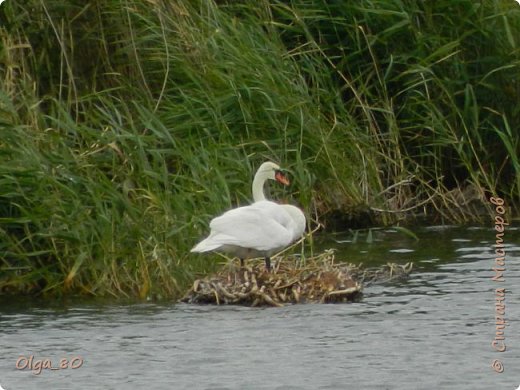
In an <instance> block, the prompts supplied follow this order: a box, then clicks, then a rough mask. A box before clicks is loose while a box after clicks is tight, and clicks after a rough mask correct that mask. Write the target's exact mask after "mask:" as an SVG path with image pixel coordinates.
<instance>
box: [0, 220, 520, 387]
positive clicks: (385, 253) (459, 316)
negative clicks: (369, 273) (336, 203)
mask: <svg viewBox="0 0 520 390" xmlns="http://www.w3.org/2000/svg"><path fill="white" fill-rule="evenodd" d="M418 234H419V237H420V240H419V241H418V242H416V241H414V240H413V239H411V238H408V237H406V236H404V235H402V234H400V233H395V232H392V231H379V232H375V234H374V236H373V243H371V244H370V243H367V242H366V240H364V239H363V237H361V236H360V237H358V240H357V242H356V243H352V242H350V243H349V242H344V241H349V237H348V236H346V237H332V239H331V240H329V242H328V243H327V244H328V245H335V246H336V247H337V248H338V250H339V251H340V252H341V255H342V256H348V257H349V258H364V259H365V260H367V259H368V258H372V257H373V256H375V255H376V254H377V256H379V258H380V259H383V262H386V261H396V262H405V261H409V260H413V261H414V262H415V263H416V265H417V267H416V272H415V273H414V274H412V277H411V279H410V280H408V281H406V282H404V283H400V284H392V285H384V286H372V287H369V288H367V289H366V290H365V295H364V299H363V300H362V302H360V303H355V304H338V305H318V304H313V305H294V306H287V307H284V308H247V307H223V306H222V307H214V306H192V305H186V304H134V305H121V304H110V303H97V304H93V303H81V302H74V301H71V302H67V303H63V302H49V303H42V302H31V301H27V300H15V301H11V302H9V303H6V302H3V303H2V306H0V307H1V313H2V315H1V319H0V346H1V347H2V349H1V354H0V384H1V385H2V386H3V388H4V389H5V390H17V389H24V390H26V389H38V390H46V389H49V390H51V389H52V390H56V389H67V390H69V389H89V390H92V389H141V388H143V389H146V390H151V389H212V390H217V389H433V388H435V389H491V388H496V389H517V387H518V386H519V385H520V370H519V369H518V368H519V367H520V323H519V319H520V304H519V299H518V298H519V292H520V287H518V286H520V283H519V282H520V231H518V230H515V229H513V228H510V229H509V230H508V232H507V236H506V242H507V244H508V247H507V250H508V253H507V259H506V261H507V270H506V272H505V274H504V276H505V282H503V283H502V284H500V286H502V285H503V286H504V287H506V288H507V293H506V317H507V320H508V323H509V325H508V326H507V327H506V329H505V337H506V340H505V342H506V346H507V350H506V352H502V353H499V352H496V351H494V350H493V349H492V348H491V342H492V340H493V337H494V335H495V317H494V316H495V313H494V303H495V292H494V291H495V288H496V287H498V285H499V283H497V282H493V281H492V280H491V277H492V276H493V272H492V271H491V268H492V266H493V259H494V252H493V250H492V249H493V247H492V245H493V244H494V241H495V236H494V233H493V231H492V230H491V229H483V228H429V229H423V230H420V231H419V232H418ZM338 241H339V242H338ZM30 356H34V358H33V359H34V360H33V366H34V365H37V363H36V362H37V361H40V362H41V361H43V360H44V359H46V358H47V359H49V361H50V362H51V363H52V365H53V366H55V367H56V366H58V365H59V363H60V359H68V363H69V364H70V363H71V361H72V364H73V365H74V366H78V365H80V364H81V362H82V365H81V366H80V367H78V368H75V369H72V368H66V369H61V370H50V369H43V370H42V371H41V373H40V374H39V375H36V374H35V373H34V371H37V370H33V371H31V370H30V369H28V368H26V369H25V370H19V369H17V368H16V364H17V361H18V364H19V366H20V367H22V366H24V365H28V364H29V362H28V359H29V358H30ZM19 359H20V360H19ZM493 359H500V360H501V361H502V362H503V365H504V368H505V369H504V372H503V373H501V374H499V373H496V372H494V371H493V369H492V368H491V362H492V361H493Z"/></svg>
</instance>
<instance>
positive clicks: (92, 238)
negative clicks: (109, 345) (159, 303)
mask: <svg viewBox="0 0 520 390" xmlns="http://www.w3.org/2000/svg"><path fill="white" fill-rule="evenodd" d="M0 21H1V23H0V26H2V27H0V127H1V131H0V259H1V260H0V292H4V293H35V292H43V293H45V294H49V295H60V294H77V293H80V294H90V295H95V296H110V295H113V296H116V297H121V296H130V297H140V298H148V297H175V296H178V295H179V294H180V293H181V292H182V291H183V290H184V289H185V288H186V286H187V285H188V284H189V283H190V282H191V281H192V280H193V278H194V277H195V276H196V275H198V274H201V273H207V272H210V271H212V270H214V269H215V267H216V262H215V260H214V258H212V257H211V256H210V257H203V256H195V255H191V254H189V249H190V247H191V246H192V245H193V244H194V243H195V242H196V241H197V240H198V239H200V238H201V237H202V236H203V235H204V234H205V233H207V223H208V221H209V219H210V218H211V217H212V216H215V215H217V214H219V213H221V212H222V211H224V210H225V209H227V208H229V207H232V206H235V205H238V204H245V203H247V202H249V201H250V198H251V195H250V182H251V177H252V175H253V174H254V171H255V169H256V168H257V167H258V166H259V164H260V163H261V162H262V161H264V160H265V159H271V160H274V161H278V162H280V163H281V164H282V165H283V166H284V167H285V168H287V169H288V170H289V171H290V173H291V175H292V177H293V185H292V186H291V187H290V189H289V191H287V190H284V189H280V188H277V187H276V186H271V193H272V195H273V197H275V198H282V199H289V200H290V201H291V202H295V203H299V204H300V205H302V207H303V208H305V210H306V212H307V214H308V215H309V217H312V218H315V219H316V218H318V219H319V220H322V221H323V220H327V217H328V216H330V215H333V214H335V213H336V214H337V213H338V212H339V213H348V214H353V215H360V216H368V217H369V219H370V222H371V223H373V224H394V223H397V222H399V221H401V220H403V219H404V218H409V217H413V216H424V215H426V216H428V217H430V218H436V219H438V220H440V219H442V220H443V221H449V222H455V223H461V222H469V221H480V222H483V221H486V220H487V219H486V218H487V215H486V214H482V213H481V211H482V209H485V208H486V202H485V200H484V201H483V202H482V199H483V197H484V196H487V195H489V194H498V195H500V196H503V197H505V198H507V201H508V204H510V205H511V206H512V207H513V210H516V212H517V211H518V206H519V203H518V200H519V199H520V163H519V160H518V156H519V141H518V129H517V124H518V123H520V109H519V107H518V101H519V100H520V52H519V47H518V45H519V43H518V42H517V40H518V38H517V37H518V36H520V34H519V33H520V8H518V6H517V5H516V3H515V2H513V1H497V2H475V1H472V0H450V1H448V0H440V1H435V2H415V1H403V0H401V1H398V0H386V1H383V0H379V1H377V0H372V1H368V0H364V1H360V2H354V3H350V2H339V1H338V2H329V1H327V2H326V1H322V0H294V1H290V2H289V1H283V2H282V1H259V2H255V3H254V4H253V3H250V2H237V1H218V2H214V1H195V0H193V1H188V0H180V1H176V2H170V3H168V4H167V5H163V4H162V3H161V2H157V1H136V0H126V1H119V0H112V1H106V2H88V3H87V5H85V2H82V1H66V2H64V1H61V0H60V1H58V0H48V1H43V2H40V1H36V0H29V1H24V2H22V1H18V0H8V1H7V2H5V3H4V4H3V5H2V6H1V7H0ZM468 199H476V201H475V202H473V203H471V207H470V206H468V205H467V204H466V202H467V200H468ZM479 199H480V200H479ZM475 204H476V205H475ZM345 228H348V226H345Z"/></svg>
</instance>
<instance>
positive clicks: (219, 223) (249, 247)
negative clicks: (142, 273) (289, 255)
mask: <svg viewBox="0 0 520 390" xmlns="http://www.w3.org/2000/svg"><path fill="white" fill-rule="evenodd" d="M269 179H271V180H277V181H279V182H281V183H283V184H286V185H287V184H289V181H288V180H287V178H286V177H285V176H284V175H283V174H282V173H281V172H280V167H279V166H278V165H276V164H274V163H271V162H265V163H263V164H262V165H261V166H260V168H259V169H258V171H257V173H256V175H255V178H254V180H253V199H254V201H255V202H254V203H253V204H251V205H250V206H244V207H238V208H236V209H232V210H229V211H227V212H225V213H224V214H222V215H221V216H219V217H216V218H213V220H212V221H211V223H210V225H209V226H210V228H211V233H210V234H209V236H208V237H207V238H206V239H204V240H202V241H201V242H199V243H198V244H197V245H196V246H195V247H194V248H193V249H192V250H191V251H192V252H209V251H218V252H224V253H228V254H231V255H233V256H237V257H239V258H240V260H241V263H243V259H245V258H250V257H265V264H266V268H267V269H270V266H271V263H270V257H271V256H272V255H273V254H275V253H276V252H278V251H280V250H282V249H283V248H285V247H286V246H288V245H290V244H291V243H292V242H294V241H296V240H297V239H299V238H300V237H301V236H302V235H303V232H304V231H305V224H306V221H305V215H304V214H303V212H302V211H301V210H300V209H299V208H297V207H295V206H291V205H279V204H277V203H275V202H271V201H268V200H266V199H265V195H264V192H263V186H264V183H265V181H266V180H269Z"/></svg>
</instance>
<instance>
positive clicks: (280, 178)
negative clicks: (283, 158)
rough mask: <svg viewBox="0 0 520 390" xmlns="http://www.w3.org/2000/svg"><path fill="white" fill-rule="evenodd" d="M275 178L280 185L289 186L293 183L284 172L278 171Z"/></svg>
mask: <svg viewBox="0 0 520 390" xmlns="http://www.w3.org/2000/svg"><path fill="white" fill-rule="evenodd" d="M274 178H275V179H276V181H277V182H278V183H282V184H283V185H284V186H288V185H289V184H290V183H291V182H290V181H289V179H288V178H287V176H285V175H284V174H283V173H282V171H276V172H275V174H274Z"/></svg>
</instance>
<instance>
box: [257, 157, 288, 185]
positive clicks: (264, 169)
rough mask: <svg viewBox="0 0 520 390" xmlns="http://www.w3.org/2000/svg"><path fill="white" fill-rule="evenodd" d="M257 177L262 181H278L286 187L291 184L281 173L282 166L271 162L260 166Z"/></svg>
mask: <svg viewBox="0 0 520 390" xmlns="http://www.w3.org/2000/svg"><path fill="white" fill-rule="evenodd" d="M255 176H256V177H258V178H259V179H260V180H261V181H263V180H267V179H270V180H276V181H277V182H279V183H282V184H283V185H285V186H287V185H289V183H290V182H289V179H288V178H287V176H286V175H285V174H284V173H283V172H282V171H281V169H280V166H279V165H278V164H275V163H273V162H271V161H267V162H265V163H263V164H262V165H260V168H258V171H257V172H256V175H255Z"/></svg>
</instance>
